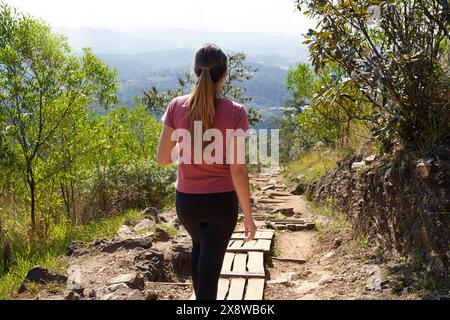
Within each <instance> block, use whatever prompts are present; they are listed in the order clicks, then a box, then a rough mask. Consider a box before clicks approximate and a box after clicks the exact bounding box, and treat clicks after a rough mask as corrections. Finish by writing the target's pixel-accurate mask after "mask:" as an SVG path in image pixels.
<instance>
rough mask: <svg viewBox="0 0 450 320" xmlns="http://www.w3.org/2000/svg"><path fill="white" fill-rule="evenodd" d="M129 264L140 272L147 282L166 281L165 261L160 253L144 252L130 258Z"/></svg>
mask: <svg viewBox="0 0 450 320" xmlns="http://www.w3.org/2000/svg"><path fill="white" fill-rule="evenodd" d="M131 264H132V265H134V267H135V268H136V269H137V270H138V271H139V272H141V273H142V274H143V275H144V277H145V278H146V279H147V280H148V281H166V280H168V279H166V274H167V273H166V272H164V270H165V261H164V256H163V254H162V253H161V252H159V251H156V250H152V249H149V250H144V251H141V252H138V253H137V254H135V255H134V256H133V257H132V258H131Z"/></svg>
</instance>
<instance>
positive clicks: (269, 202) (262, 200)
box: [257, 199, 285, 204]
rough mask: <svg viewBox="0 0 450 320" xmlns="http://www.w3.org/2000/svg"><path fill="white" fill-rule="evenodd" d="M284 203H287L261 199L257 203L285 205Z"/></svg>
mask: <svg viewBox="0 0 450 320" xmlns="http://www.w3.org/2000/svg"><path fill="white" fill-rule="evenodd" d="M284 202H285V201H284V200H279V199H259V200H258V201H257V203H268V204H271V203H284Z"/></svg>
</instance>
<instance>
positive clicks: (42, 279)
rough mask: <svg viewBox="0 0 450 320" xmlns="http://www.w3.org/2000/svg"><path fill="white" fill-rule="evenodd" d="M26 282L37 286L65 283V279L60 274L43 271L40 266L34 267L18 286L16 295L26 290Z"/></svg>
mask: <svg viewBox="0 0 450 320" xmlns="http://www.w3.org/2000/svg"><path fill="white" fill-rule="evenodd" d="M28 282H33V283H38V284H45V283H48V282H57V283H61V284H63V283H66V282H67V277H66V276H65V275H62V274H58V273H54V272H50V271H48V270H47V269H44V268H42V267H40V266H36V267H34V268H33V269H31V270H30V271H28V273H27V275H26V277H25V279H24V280H23V282H22V285H21V286H20V288H19V290H18V293H19V294H20V293H23V292H25V291H26V290H27V286H26V284H27V283H28Z"/></svg>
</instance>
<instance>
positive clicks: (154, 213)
mask: <svg viewBox="0 0 450 320" xmlns="http://www.w3.org/2000/svg"><path fill="white" fill-rule="evenodd" d="M142 215H143V216H144V217H145V218H147V219H150V220H153V221H154V222H155V223H159V222H160V219H159V216H158V209H156V208H153V207H151V208H146V209H145V210H144V211H143V212H142Z"/></svg>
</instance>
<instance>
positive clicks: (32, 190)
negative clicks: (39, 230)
mask: <svg viewBox="0 0 450 320" xmlns="http://www.w3.org/2000/svg"><path fill="white" fill-rule="evenodd" d="M27 183H28V186H29V188H30V199H31V203H30V214H31V232H32V235H34V233H35V231H36V182H35V180H34V174H33V168H31V164H30V163H29V164H28V166H27Z"/></svg>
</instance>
